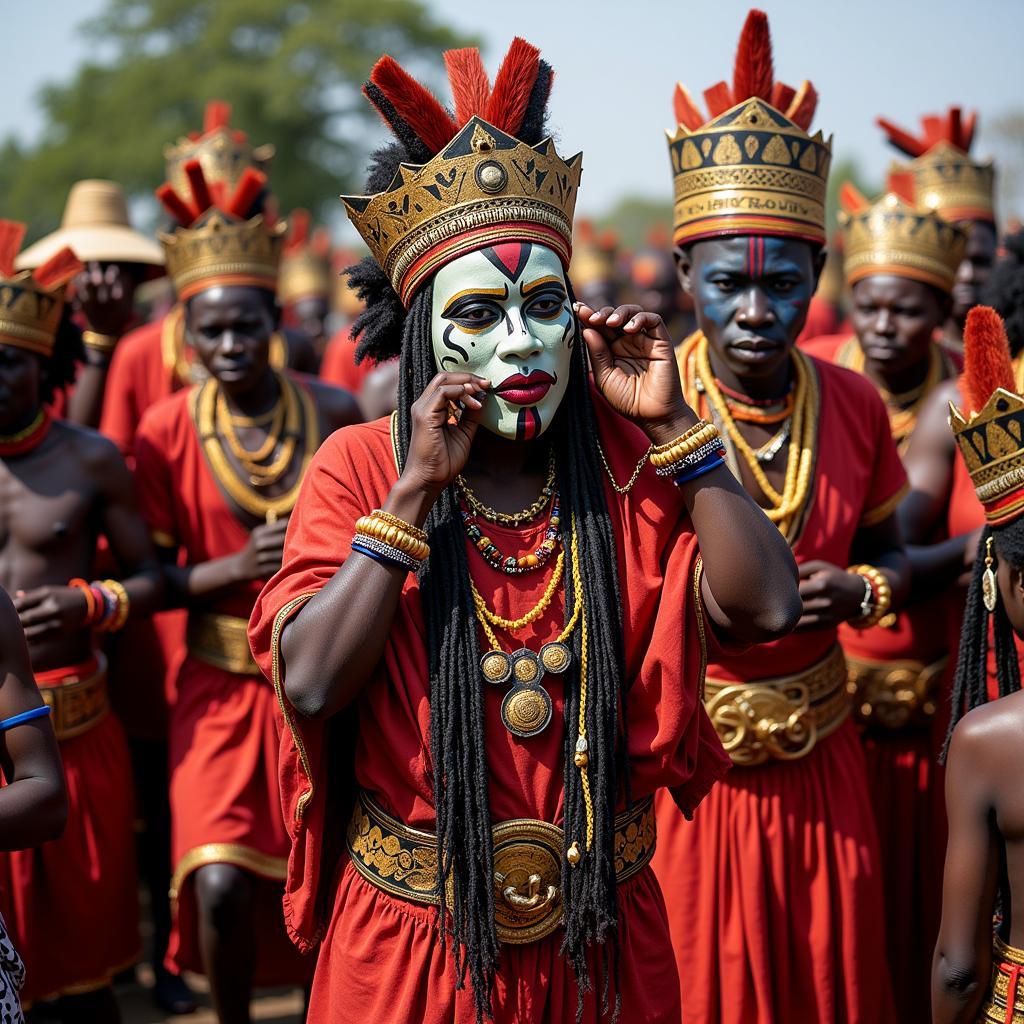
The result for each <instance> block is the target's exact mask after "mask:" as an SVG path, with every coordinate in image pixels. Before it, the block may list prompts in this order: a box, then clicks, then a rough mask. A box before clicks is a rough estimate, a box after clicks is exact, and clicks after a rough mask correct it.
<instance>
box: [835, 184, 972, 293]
mask: <svg viewBox="0 0 1024 1024" xmlns="http://www.w3.org/2000/svg"><path fill="white" fill-rule="evenodd" d="M839 224H840V227H841V228H842V230H843V245H844V254H845V256H844V263H843V268H844V270H845V273H846V281H847V284H850V285H853V284H856V282H857V281H860V280H861V279H863V278H865V277H870V276H871V275H873V274H895V275H896V276H897V277H909V278H912V279H914V280H915V281H922V282H924V283H925V284H930V285H934V286H935V287H936V288H939V289H941V290H942V291H944V292H949V291H950V290H951V289H952V287H953V281H954V279H955V277H956V270H957V267H958V266H959V265H960V261H961V260H962V259H963V255H964V248H965V247H966V245H967V236H966V234H965V233H964V232H963V231H961V230H960V229H959V228H957V227H955V226H954V225H953V224H951V223H950V222H949V221H946V220H944V219H943V218H942V217H940V216H939V215H938V214H937V213H934V212H932V211H931V210H920V209H917V208H915V207H914V206H912V205H911V204H909V203H907V202H905V201H904V200H903V199H901V198H900V196H898V195H897V194H896V193H894V192H888V193H886V194H885V195H884V196H882V197H881V199H879V200H878V201H877V202H875V203H872V204H870V205H866V206H864V207H862V208H861V209H856V210H852V211H847V210H844V211H841V212H840V214H839Z"/></svg>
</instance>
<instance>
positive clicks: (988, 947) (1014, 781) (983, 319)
mask: <svg viewBox="0 0 1024 1024" xmlns="http://www.w3.org/2000/svg"><path fill="white" fill-rule="evenodd" d="M964 360H965V366H964V375H963V378H962V379H961V391H962V394H963V411H962V412H961V411H959V410H957V409H956V408H954V409H953V412H952V427H953V433H954V435H955V436H956V440H957V443H958V445H959V447H960V451H961V453H962V455H963V459H964V463H965V466H966V467H967V469H968V470H969V472H970V475H971V479H972V480H973V481H974V484H975V487H976V488H977V498H978V500H979V502H981V504H982V506H983V508H984V515H985V527H984V530H983V532H982V535H981V538H980V540H979V543H978V553H977V558H976V560H975V563H974V571H973V573H972V576H971V584H970V589H969V591H968V597H967V608H966V611H965V613H964V623H963V637H962V641H961V645H960V660H959V663H958V665H957V672H956V681H955V686H954V693H953V717H954V724H955V723H956V721H957V720H958V719H960V721H959V724H956V727H955V729H954V730H953V731H952V742H951V743H950V746H949V761H948V763H947V768H946V800H947V809H948V814H949V847H948V851H947V854H946V874H945V881H944V886H943V901H942V928H941V931H940V933H939V941H938V945H937V946H936V949H935V965H934V975H933V980H932V1020H933V1021H935V1022H937V1024H954V1022H962V1024H968V1022H973V1021H992V1022H993V1024H996V1022H998V1024H1003V1022H1005V1021H1011V1020H1016V1019H1018V1017H1020V1015H1021V1014H1024V984H1022V982H1024V979H1022V977H1021V975H1022V974H1024V922H1022V921H1021V920H1020V915H1019V914H1017V913H1015V912H1014V896H1019V895H1020V894H1021V893H1022V892H1024V851H1022V849H1021V842H1020V836H1021V830H1022V826H1024V806H1022V802H1021V795H1020V785H1019V781H1018V780H1019V778H1020V772H1021V769H1022V768H1024V764H1022V759H1021V753H1020V736H1021V730H1022V728H1024V695H1022V694H1021V693H1020V688H1021V685H1020V665H1019V661H1018V657H1017V648H1016V645H1015V643H1014V636H1015V634H1016V636H1017V637H1021V636H1024V523H1022V520H1021V512H1022V510H1024V491H1022V490H1021V478H1022V476H1021V469H1022V466H1024V447H1022V444H1021V427H1022V425H1024V398H1022V397H1021V394H1020V389H1019V386H1018V384H1017V382H1016V381H1015V379H1014V370H1013V367H1012V366H1011V364H1010V354H1009V350H1008V348H1007V343H1006V335H1005V333H1004V331H1003V326H1002V323H1001V322H1000V319H999V317H998V315H997V314H996V313H995V312H994V311H993V310H992V309H989V308H987V307H984V306H982V307H978V308H976V309H974V310H972V311H971V312H970V313H968V315H967V325H966V328H965V330H964ZM990 637H991V640H990ZM990 647H992V648H994V653H995V662H996V665H997V671H998V684H999V685H998V694H999V696H1000V697H1002V698H1003V699H1001V700H997V701H995V702H994V703H991V704H987V706H984V707H983V706H981V705H986V701H987V700H988V699H989V693H988V680H987V662H988V652H989V648H990ZM965 712H967V714H965ZM961 716H963V717H962V718H961ZM997 904H998V906H997ZM997 909H998V910H999V913H998V914H997V922H998V923H997V927H996V932H995V935H994V936H993V934H992V926H993V914H994V913H995V912H996V911H997ZM990 969H991V974H990ZM986 985H987V991H986Z"/></svg>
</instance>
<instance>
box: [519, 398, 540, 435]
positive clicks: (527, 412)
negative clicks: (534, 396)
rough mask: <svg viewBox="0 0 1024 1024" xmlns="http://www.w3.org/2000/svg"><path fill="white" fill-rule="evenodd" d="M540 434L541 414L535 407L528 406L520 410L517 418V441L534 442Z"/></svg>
mask: <svg viewBox="0 0 1024 1024" xmlns="http://www.w3.org/2000/svg"><path fill="white" fill-rule="evenodd" d="M538 434H540V413H539V412H537V410H536V408H534V406H532V405H531V406H526V407H524V408H522V409H520V410H519V415H518V416H517V417H516V440H517V441H532V440H533V439H534V438H535V437H537V435H538Z"/></svg>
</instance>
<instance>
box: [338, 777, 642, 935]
mask: <svg viewBox="0 0 1024 1024" xmlns="http://www.w3.org/2000/svg"><path fill="white" fill-rule="evenodd" d="M492 834H493V841H494V917H495V925H496V926H497V932H498V938H499V939H500V940H501V941H502V942H507V943H511V944H514V945H521V944H523V943H527V942H534V941H536V940H537V939H542V938H544V937H545V936H546V935H550V934H551V933H552V932H553V931H554V930H555V929H556V928H557V927H558V925H559V922H560V921H561V919H562V890H561V874H562V865H563V864H564V863H565V852H564V846H565V841H564V836H563V833H562V830H561V829H560V828H559V827H558V826H557V825H551V824H549V823H548V822H546V821H534V820H532V819H530V818H515V819H513V820H512V821H502V822H499V823H498V824H497V825H495V826H494V827H493V828H492ZM654 843H655V824H654V800H653V798H651V797H647V798H646V799H644V800H639V801H637V803H636V805H635V806H634V807H633V808H632V810H629V811H624V812H623V813H621V814H618V815H616V816H615V878H616V880H617V881H618V883H619V884H620V885H621V884H622V883H623V882H625V881H626V879H628V878H632V877H633V875H635V874H637V872H639V871H640V870H641V869H642V868H643V867H645V866H646V865H647V864H649V863H650V860H651V857H653V856H654ZM347 845H348V852H349V855H350V856H351V858H352V864H353V866H354V867H355V869H356V871H358V872H359V874H360V875H362V876H363V878H365V879H366V880H367V881H368V882H369V883H370V884H371V885H374V886H376V887H377V888H378V889H381V890H382V891H383V892H386V893H388V894H389V895H391V896H397V897H399V898H400V899H403V900H409V901H410V902H412V903H425V904H430V905H436V903H437V888H438V869H437V837H436V836H435V835H434V834H433V833H432V832H422V831H420V830H419V829H414V828H410V827H409V826H408V825H403V824H402V822H400V821H397V820H396V819H395V818H392V817H391V816H390V815H388V814H386V813H385V812H384V811H382V810H381V809H380V807H378V806H377V804H376V803H375V802H374V801H373V800H372V798H371V797H370V796H369V795H367V794H366V793H360V794H359V800H358V801H357V802H356V806H355V809H354V811H353V813H352V820H351V822H350V823H349V826H348V836H347ZM570 870H571V869H570Z"/></svg>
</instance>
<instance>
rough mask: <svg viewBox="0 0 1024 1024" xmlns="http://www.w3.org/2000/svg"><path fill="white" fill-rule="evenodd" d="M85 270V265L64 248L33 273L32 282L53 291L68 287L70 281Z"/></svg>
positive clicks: (68, 249) (67, 248) (66, 247)
mask: <svg viewBox="0 0 1024 1024" xmlns="http://www.w3.org/2000/svg"><path fill="white" fill-rule="evenodd" d="M83 270H85V264H84V263H83V262H82V261H81V260H80V259H79V258H78V257H77V256H76V255H75V254H74V253H73V252H72V251H71V249H70V248H69V247H68V246H66V245H65V246H64V248H63V249H61V250H60V251H59V252H55V253H54V254H53V255H52V256H51V257H50V258H49V259H48V260H47V261H46V262H45V263H44V264H42V266H39V267H36V269H35V270H33V271H32V280H33V281H35V283H36V284H37V285H39V287H40V288H45V289H46V290H47V291H53V290H54V289H55V288H60V287H62V286H63V285H66V284H67V283H68V281H70V280H71V278H73V277H74V276H75V274H80V273H81V272H82V271H83Z"/></svg>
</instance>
